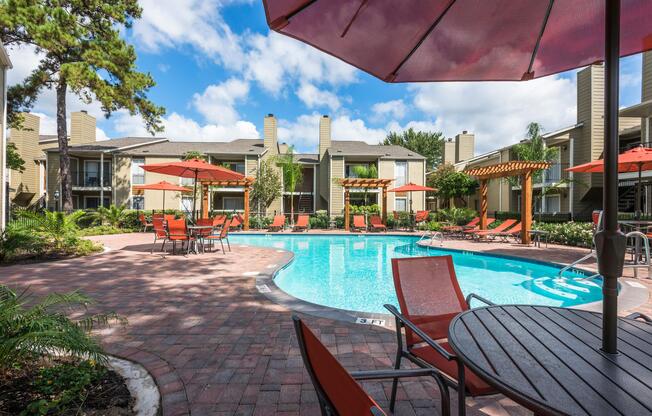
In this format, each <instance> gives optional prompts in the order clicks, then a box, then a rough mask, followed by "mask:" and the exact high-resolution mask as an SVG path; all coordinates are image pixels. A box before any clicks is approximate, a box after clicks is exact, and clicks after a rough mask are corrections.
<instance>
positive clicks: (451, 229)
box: [442, 217, 480, 232]
mask: <svg viewBox="0 0 652 416" xmlns="http://www.w3.org/2000/svg"><path fill="white" fill-rule="evenodd" d="M479 222H480V217H475V218H473V219H472V220H471V221H469V223H468V224H466V225H448V226H446V227H444V228H442V231H444V232H460V231H462V230H464V229H467V228H473V227H475V226H476V225H478V223H479Z"/></svg>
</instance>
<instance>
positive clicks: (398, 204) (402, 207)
mask: <svg viewBox="0 0 652 416" xmlns="http://www.w3.org/2000/svg"><path fill="white" fill-rule="evenodd" d="M394 211H399V212H401V211H407V198H395V199H394Z"/></svg>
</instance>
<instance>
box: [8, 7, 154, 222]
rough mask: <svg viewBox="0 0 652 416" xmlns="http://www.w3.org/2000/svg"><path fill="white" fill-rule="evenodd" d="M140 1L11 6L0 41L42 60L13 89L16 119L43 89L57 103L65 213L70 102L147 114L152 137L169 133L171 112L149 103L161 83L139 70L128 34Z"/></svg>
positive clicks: (11, 104)
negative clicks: (166, 121)
mask: <svg viewBox="0 0 652 416" xmlns="http://www.w3.org/2000/svg"><path fill="white" fill-rule="evenodd" d="M141 13H142V9H141V8H140V6H139V5H138V1H137V0H114V1H111V2H106V1H101V0H3V1H2V2H0V40H2V42H3V43H4V44H5V45H9V46H12V45H32V46H34V47H35V48H36V51H37V52H39V54H40V55H39V56H40V57H41V58H40V62H39V64H38V66H37V67H36V69H34V70H33V71H32V72H31V73H30V74H29V75H28V76H27V78H26V79H25V80H23V82H22V83H20V84H18V85H15V86H12V87H11V88H10V89H9V90H8V93H7V94H8V100H7V101H8V113H9V121H10V122H12V123H15V122H17V121H18V118H19V117H18V112H20V111H29V110H30V109H31V108H32V107H33V106H34V104H35V103H36V101H37V99H38V96H39V95H40V93H41V92H42V91H43V90H47V89H54V90H55V92H56V97H57V100H56V102H57V116H56V121H57V137H58V141H59V153H60V156H59V157H60V174H61V188H62V195H61V196H62V202H63V209H64V210H66V211H69V210H71V209H72V178H71V175H70V159H69V155H68V134H67V127H66V98H67V93H68V92H72V93H73V94H75V95H76V96H78V97H79V98H80V99H81V100H82V101H83V102H85V103H87V104H88V103H90V102H91V101H98V102H99V103H100V105H101V108H102V111H103V112H104V114H105V115H106V116H107V117H109V116H110V115H111V114H112V113H113V112H115V111H117V110H120V109H125V110H127V111H128V112H129V114H131V115H140V117H141V118H142V120H143V122H144V124H145V127H146V128H147V130H148V131H150V132H151V133H155V132H159V131H162V130H163V126H162V124H161V116H162V115H163V114H164V113H165V109H164V108H163V107H159V106H157V105H155V104H154V103H153V102H152V101H150V100H149V99H148V98H147V93H148V91H149V89H150V88H152V87H153V86H154V85H155V84H154V80H153V79H152V77H151V75H150V74H146V73H143V72H139V71H138V70H137V68H136V51H135V49H134V47H133V46H131V45H129V44H128V43H127V42H126V41H125V40H124V39H122V38H121V32H122V31H123V30H124V29H125V28H129V27H131V25H132V22H133V20H134V19H138V18H140V16H141Z"/></svg>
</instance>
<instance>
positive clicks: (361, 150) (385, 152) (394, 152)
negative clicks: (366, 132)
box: [328, 140, 425, 160]
mask: <svg viewBox="0 0 652 416" xmlns="http://www.w3.org/2000/svg"><path fill="white" fill-rule="evenodd" d="M328 152H329V153H330V154H331V155H332V156H377V157H379V158H381V159H419V160H422V159H425V157H423V156H421V155H420V154H418V153H417V152H413V151H412V150H408V149H406V148H404V147H402V146H395V145H380V144H375V145H374V144H368V143H365V142H361V141H357V140H333V141H332V142H331V147H330V148H329V149H328Z"/></svg>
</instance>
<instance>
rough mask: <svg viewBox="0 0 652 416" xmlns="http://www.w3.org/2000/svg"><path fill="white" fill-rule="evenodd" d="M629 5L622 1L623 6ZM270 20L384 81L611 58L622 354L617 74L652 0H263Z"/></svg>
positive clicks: (611, 349) (611, 279) (608, 100)
mask: <svg viewBox="0 0 652 416" xmlns="http://www.w3.org/2000/svg"><path fill="white" fill-rule="evenodd" d="M621 3H622V6H621ZM263 4H264V5H265V14H266V18H267V23H268V25H269V27H270V28H271V29H272V30H274V31H276V32H279V33H281V34H284V35H287V36H290V37H293V38H295V39H298V40H300V41H302V42H305V43H308V44H310V45H312V46H314V47H316V48H317V49H319V50H321V51H324V52H326V53H328V54H331V55H333V56H335V57H337V58H339V59H341V60H343V61H345V62H348V63H350V64H351V65H354V66H356V67H357V68H360V69H361V70H363V71H366V72H368V73H370V74H372V75H374V76H376V77H378V78H380V79H382V80H385V81H387V82H416V81H496V80H513V81H525V80H530V79H533V78H539V77H544V76H546V75H551V74H556V73H559V72H563V71H567V70H570V69H574V68H579V67H582V66H587V65H591V64H593V63H595V62H598V61H601V60H604V62H605V140H604V155H605V157H604V164H605V173H604V196H603V200H604V219H605V221H604V230H602V231H601V232H599V233H598V235H597V236H596V243H597V244H596V247H597V251H598V257H599V258H600V261H599V262H598V268H599V272H600V274H601V275H602V276H603V277H604V279H603V298H604V301H603V327H604V332H603V334H604V336H603V345H602V347H603V350H604V351H606V352H608V353H612V354H613V353H616V352H617V322H618V319H617V302H618V300H617V290H618V277H619V276H620V275H621V274H622V266H623V262H624V250H625V236H624V235H622V233H620V231H618V170H617V158H618V99H619V97H618V77H619V71H620V62H619V58H620V57H621V56H628V55H633V54H636V53H640V52H644V51H648V50H652V25H650V22H651V21H652V1H650V0H602V1H596V0H574V1H553V0H550V1H542V0H522V1H510V0H494V1H479V0H438V1H437V0H431V1H423V0H405V1H400V2H399V1H389V0H382V1H373V2H372V1H367V0H333V1H324V0H321V1H319V0H263Z"/></svg>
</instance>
